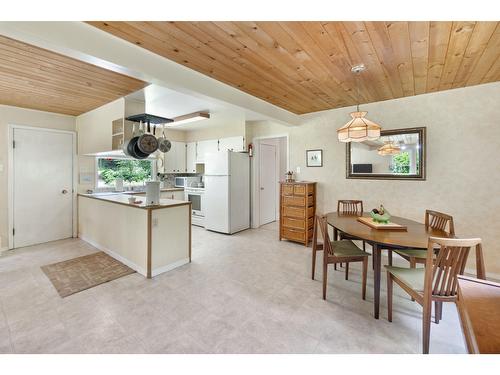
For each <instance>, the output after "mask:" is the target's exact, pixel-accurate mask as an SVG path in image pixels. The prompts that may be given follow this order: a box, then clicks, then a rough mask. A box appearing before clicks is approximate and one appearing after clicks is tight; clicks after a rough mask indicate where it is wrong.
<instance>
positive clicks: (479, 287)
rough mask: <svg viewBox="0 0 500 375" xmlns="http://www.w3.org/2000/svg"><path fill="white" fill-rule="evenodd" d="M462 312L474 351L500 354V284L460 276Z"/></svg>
mask: <svg viewBox="0 0 500 375" xmlns="http://www.w3.org/2000/svg"><path fill="white" fill-rule="evenodd" d="M458 288H459V292H458V311H459V315H460V320H461V323H462V330H463V331H464V336H465V341H466V342H467V347H468V350H469V352H470V353H483V354H486V353H490V354H493V353H496V354H498V353H500V284H498V283H494V282H491V281H486V280H479V279H474V278H471V277H466V276H458Z"/></svg>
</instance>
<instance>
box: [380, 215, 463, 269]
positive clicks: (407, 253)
mask: <svg viewBox="0 0 500 375" xmlns="http://www.w3.org/2000/svg"><path fill="white" fill-rule="evenodd" d="M447 227H448V228H447ZM425 228H426V229H429V228H431V229H436V230H442V231H444V232H448V233H449V234H450V236H454V235H455V226H454V224H453V217H452V216H451V215H448V214H444V213H442V212H438V211H432V210H426V211H425ZM447 229H448V230H447ZM392 251H394V252H395V253H396V254H398V255H399V256H400V257H402V258H404V259H406V260H407V261H409V262H410V268H415V267H416V265H417V263H419V264H425V261H426V258H427V250H420V249H393V250H389V265H390V266H392Z"/></svg>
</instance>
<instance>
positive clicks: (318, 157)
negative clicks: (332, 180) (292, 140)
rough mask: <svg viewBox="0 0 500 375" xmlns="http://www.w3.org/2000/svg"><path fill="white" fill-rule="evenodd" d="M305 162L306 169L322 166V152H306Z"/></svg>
mask: <svg viewBox="0 0 500 375" xmlns="http://www.w3.org/2000/svg"><path fill="white" fill-rule="evenodd" d="M306 162H307V164H306V165H307V166H308V167H322V166H323V150H307V151H306Z"/></svg>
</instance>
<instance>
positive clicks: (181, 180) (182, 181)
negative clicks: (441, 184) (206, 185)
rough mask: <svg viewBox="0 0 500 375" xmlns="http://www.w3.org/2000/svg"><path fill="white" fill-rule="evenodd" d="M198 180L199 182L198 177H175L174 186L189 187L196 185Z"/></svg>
mask: <svg viewBox="0 0 500 375" xmlns="http://www.w3.org/2000/svg"><path fill="white" fill-rule="evenodd" d="M198 182H201V178H200V177H175V184H174V186H175V187H182V188H189V187H197V186H198Z"/></svg>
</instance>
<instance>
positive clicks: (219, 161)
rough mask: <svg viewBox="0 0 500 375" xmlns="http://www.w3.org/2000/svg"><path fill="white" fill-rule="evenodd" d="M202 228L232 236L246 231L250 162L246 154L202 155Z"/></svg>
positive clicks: (219, 153)
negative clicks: (203, 177) (203, 174)
mask: <svg viewBox="0 0 500 375" xmlns="http://www.w3.org/2000/svg"><path fill="white" fill-rule="evenodd" d="M203 203H204V205H205V228H206V229H208V230H212V231H215V232H220V233H228V234H232V233H236V232H239V231H242V230H245V229H248V228H250V159H249V157H248V154H247V153H241V152H232V151H220V152H215V153H207V154H206V155H205V195H204V197H203Z"/></svg>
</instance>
